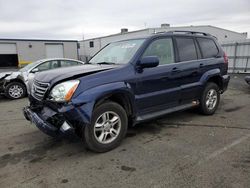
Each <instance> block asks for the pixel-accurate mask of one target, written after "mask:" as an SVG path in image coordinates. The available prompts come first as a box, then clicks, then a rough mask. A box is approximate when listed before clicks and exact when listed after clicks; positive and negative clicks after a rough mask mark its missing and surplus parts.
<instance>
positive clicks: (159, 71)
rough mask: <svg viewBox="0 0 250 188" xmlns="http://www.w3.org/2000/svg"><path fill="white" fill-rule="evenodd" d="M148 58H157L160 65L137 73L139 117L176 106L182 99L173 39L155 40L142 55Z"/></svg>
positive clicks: (136, 92) (136, 93)
mask: <svg viewBox="0 0 250 188" xmlns="http://www.w3.org/2000/svg"><path fill="white" fill-rule="evenodd" d="M146 56H157V57H158V58H159V60H160V64H159V65H158V66H157V67H154V68H144V69H143V70H142V72H137V74H138V75H137V76H138V82H137V86H136V91H135V95H136V103H137V108H138V109H137V110H138V113H139V115H143V114H147V113H151V112H156V111H160V110H163V109H166V108H170V107H173V106H176V105H177V104H178V101H179V98H180V87H179V86H180V84H179V83H178V82H179V80H178V70H177V69H176V64H175V63H174V62H175V58H174V47H173V41H172V38H171V37H169V38H158V39H155V40H153V41H152V42H151V43H150V44H149V46H148V47H147V48H146V50H145V52H144V53H143V55H142V57H146Z"/></svg>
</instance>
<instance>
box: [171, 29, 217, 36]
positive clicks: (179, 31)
mask: <svg viewBox="0 0 250 188" xmlns="http://www.w3.org/2000/svg"><path fill="white" fill-rule="evenodd" d="M167 33H173V34H174V33H186V34H192V35H195V34H201V35H204V36H212V35H210V34H209V33H205V32H199V31H182V30H178V31H168V32H167Z"/></svg>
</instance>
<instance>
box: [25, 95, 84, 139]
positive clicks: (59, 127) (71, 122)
mask: <svg viewBox="0 0 250 188" xmlns="http://www.w3.org/2000/svg"><path fill="white" fill-rule="evenodd" d="M30 98H32V97H31V96H30ZM32 100H33V101H34V100H35V99H30V101H31V105H30V106H28V107H25V108H24V109H23V113H24V116H25V118H26V119H27V120H28V121H30V122H32V123H34V124H35V125H36V127H37V128H38V129H40V130H41V131H42V132H44V133H45V134H47V135H49V136H52V137H58V136H65V135H66V136H70V135H75V134H76V135H79V136H80V135H81V131H82V129H83V127H84V126H85V125H86V124H87V123H86V122H87V121H85V118H83V115H82V113H81V112H80V111H82V110H81V108H82V107H81V106H79V107H75V106H74V105H73V104H55V103H53V102H49V101H46V102H45V101H44V102H41V103H40V104H39V103H37V101H36V102H35V103H34V102H32Z"/></svg>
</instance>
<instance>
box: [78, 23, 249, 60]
mask: <svg viewBox="0 0 250 188" xmlns="http://www.w3.org/2000/svg"><path fill="white" fill-rule="evenodd" d="M181 30H183V31H200V32H206V33H210V34H211V35H213V36H215V37H217V39H218V41H219V42H220V43H224V42H228V41H230V42H234V41H239V40H244V39H246V38H247V33H238V32H235V31H230V30H227V29H222V28H219V27H215V26H211V25H202V26H183V27H170V25H169V24H162V25H161V27H158V28H147V29H142V30H137V31H131V32H128V30H127V29H121V33H117V34H113V35H108V36H103V37H98V38H92V39H86V40H83V41H79V43H80V49H79V55H80V59H81V60H84V61H85V60H86V58H87V59H89V58H90V57H92V56H93V55H94V54H95V53H96V52H98V51H99V50H100V49H101V48H102V47H104V46H105V45H107V44H108V43H110V42H115V41H119V40H125V39H130V38H137V37H145V36H149V35H151V34H153V33H158V32H166V31H181Z"/></svg>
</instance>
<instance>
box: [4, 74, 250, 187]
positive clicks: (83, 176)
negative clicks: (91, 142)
mask: <svg viewBox="0 0 250 188" xmlns="http://www.w3.org/2000/svg"><path fill="white" fill-rule="evenodd" d="M27 104H28V101H27V99H21V100H16V101H10V100H7V99H5V98H0V109H1V110H0V129H1V131H0V187H1V188H4V187H218V188H221V187H237V188H238V187H249V185H250V176H249V174H250V87H249V86H248V85H247V84H246V83H245V82H244V81H243V76H242V75H241V76H240V75H232V80H231V83H230V86H229V89H228V90H227V92H226V93H225V94H223V95H222V98H221V103H220V106H219V109H218V110H217V112H216V114H214V115H213V116H202V115H199V114H198V113H196V112H195V111H194V110H189V111H184V112H178V113H174V114H170V115H167V116H165V117H164V118H161V119H156V120H154V121H151V122H148V123H144V124H141V125H138V126H136V127H134V128H130V129H129V132H128V134H127V137H126V139H125V140H124V142H123V143H122V145H121V146H120V147H118V148H116V149H115V150H113V151H110V152H107V153H103V154H96V153H92V152H90V151H87V150H85V149H84V147H83V145H82V142H81V140H80V139H78V138H74V139H73V138H72V139H63V140H61V139H53V138H50V137H48V136H46V135H45V134H43V133H42V132H40V131H39V130H38V129H37V128H36V127H35V126H34V125H32V124H30V123H29V122H28V121H26V120H25V119H24V117H23V115H22V112H21V109H22V108H23V107H24V106H25V105H27Z"/></svg>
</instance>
